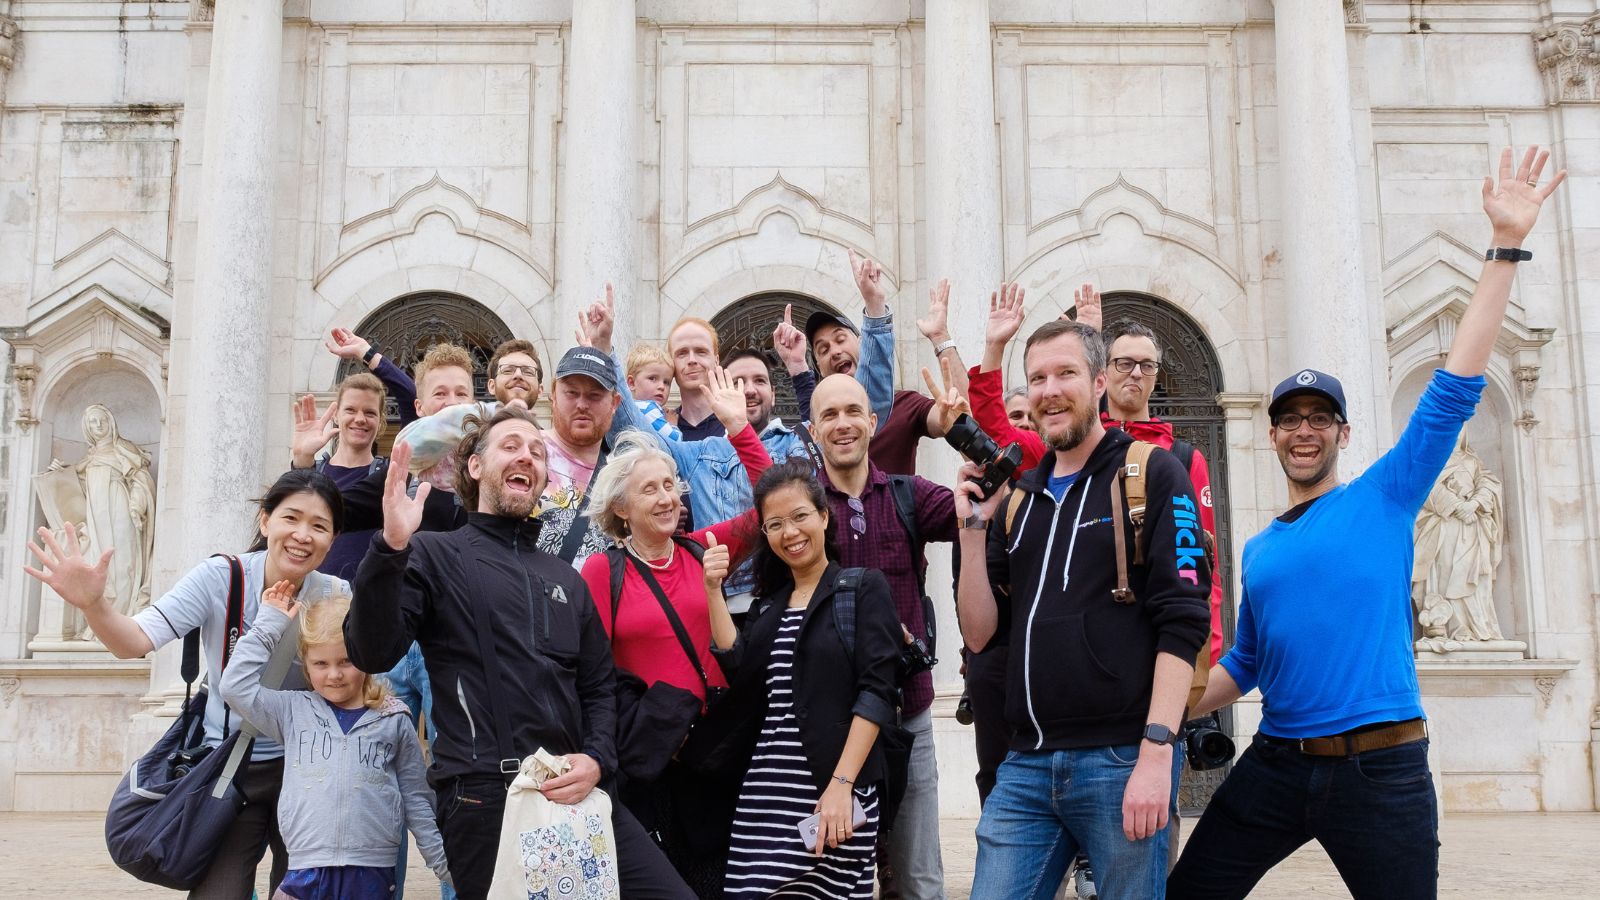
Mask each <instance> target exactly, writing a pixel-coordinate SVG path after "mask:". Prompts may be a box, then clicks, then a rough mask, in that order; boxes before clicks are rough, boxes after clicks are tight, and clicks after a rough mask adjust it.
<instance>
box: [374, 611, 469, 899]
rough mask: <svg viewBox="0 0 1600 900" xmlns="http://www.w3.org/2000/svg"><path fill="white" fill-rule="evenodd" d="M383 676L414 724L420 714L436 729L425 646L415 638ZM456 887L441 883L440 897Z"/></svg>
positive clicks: (405, 843)
mask: <svg viewBox="0 0 1600 900" xmlns="http://www.w3.org/2000/svg"><path fill="white" fill-rule="evenodd" d="M383 680H384V681H386V682H388V683H389V690H390V691H391V692H392V693H393V694H394V695H395V697H396V698H397V699H399V701H400V702H401V703H404V704H405V705H406V708H407V709H409V710H411V724H413V725H415V724H417V717H418V716H427V717H428V729H429V732H430V733H431V732H432V730H433V689H432V687H431V686H430V685H429V684H428V669H427V667H426V666H424V665H423V664H422V648H421V647H419V646H417V644H416V643H415V642H412V644H411V649H409V650H407V651H406V655H405V656H404V657H403V658H402V659H401V660H400V661H399V662H398V663H395V666H394V668H392V669H390V670H389V671H388V672H385V673H384V675H383ZM408 838H409V836H408V835H407V834H406V833H405V832H401V834H400V860H399V862H398V863H396V864H395V871H394V879H395V889H394V900H401V898H403V897H404V896H405V891H406V860H407V858H408V855H409V850H410V846H409V845H410V841H409V839H408ZM455 896H456V894H455V891H452V890H451V889H450V885H448V884H444V883H442V882H441V883H440V885H439V897H440V900H455Z"/></svg>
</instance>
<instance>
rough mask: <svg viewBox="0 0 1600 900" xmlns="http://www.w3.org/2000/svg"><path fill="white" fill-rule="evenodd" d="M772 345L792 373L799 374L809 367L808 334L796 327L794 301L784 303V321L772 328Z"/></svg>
mask: <svg viewBox="0 0 1600 900" xmlns="http://www.w3.org/2000/svg"><path fill="white" fill-rule="evenodd" d="M772 347H773V349H774V350H777V351H778V358H779V359H781V360H783V367H784V368H785V369H787V370H788V372H789V374H790V375H798V374H800V373H801V372H804V371H805V370H806V369H807V368H809V367H808V366H807V365H806V335H805V332H803V331H801V330H800V329H798V328H796V327H794V304H792V303H785V304H784V305H783V321H782V322H779V323H778V327H777V328H774V329H772Z"/></svg>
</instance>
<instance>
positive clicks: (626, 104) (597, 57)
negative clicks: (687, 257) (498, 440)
mask: <svg viewBox="0 0 1600 900" xmlns="http://www.w3.org/2000/svg"><path fill="white" fill-rule="evenodd" d="M636 27H637V26H636V24H635V12H634V3H633V0H584V2H582V3H574V4H573V5H572V32H571V36H570V38H569V39H568V48H567V66H568V74H567V90H566V105H565V106H566V108H565V109H564V110H563V115H562V121H563V124H564V126H565V127H564V129H563V130H564V132H565V133H564V134H563V136H562V150H563V157H562V158H563V163H562V164H563V170H562V177H561V197H560V207H561V212H560V215H559V217H558V218H559V221H560V223H561V227H560V230H559V231H557V234H558V238H557V247H556V250H557V253H558V257H559V265H558V277H557V282H556V294H557V296H558V297H559V298H560V302H558V303H557V305H556V317H555V324H554V329H553V331H552V332H551V333H552V334H554V335H564V334H569V333H570V332H571V331H572V328H573V324H574V316H575V315H576V311H577V310H578V309H580V308H582V305H583V304H586V303H588V302H589V301H591V300H593V299H595V298H596V297H598V296H600V295H601V294H602V293H603V291H604V288H605V283H606V282H608V281H609V282H611V284H612V285H614V286H615V287H616V300H617V328H616V334H615V335H614V337H613V340H614V343H615V346H616V347H617V348H618V350H619V351H620V352H623V353H626V352H627V349H628V346H629V344H630V343H631V341H632V338H633V334H634V322H633V303H632V301H633V295H634V293H635V292H636V291H637V290H638V289H639V257H638V251H637V249H636V248H637V240H636V238H635V235H636V233H637V232H638V229H639V217H638V216H637V215H636V214H635V212H634V205H633V198H634V194H635V193H636V192H637V191H636V188H637V182H638V178H637V172H636V164H635V157H636V155H637V148H636V146H635V142H636V138H635V122H636V120H637V118H638V114H639V113H638V109H637V104H636V103H635V100H634V95H635V82H636V81H637V80H638V77H639V75H638V59H637V57H636V52H635V45H636V43H637V41H636V37H635V29H636ZM564 343H565V342H564V341H560V340H558V341H557V344H558V345H564Z"/></svg>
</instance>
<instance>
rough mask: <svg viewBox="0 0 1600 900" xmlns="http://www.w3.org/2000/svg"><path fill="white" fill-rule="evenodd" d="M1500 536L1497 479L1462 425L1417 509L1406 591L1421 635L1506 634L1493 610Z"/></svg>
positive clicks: (1466, 637)
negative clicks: (1413, 554)
mask: <svg viewBox="0 0 1600 900" xmlns="http://www.w3.org/2000/svg"><path fill="white" fill-rule="evenodd" d="M1504 535H1505V518H1504V505H1503V491H1502V488H1501V486H1500V479H1498V478H1496V477H1495V476H1494V475H1492V474H1490V472H1489V470H1488V469H1486V468H1484V465H1483V460H1481V459H1479V458H1478V454H1476V453H1474V452H1472V448H1471V447H1469V446H1467V436H1466V433H1465V432H1463V433H1462V434H1461V436H1460V437H1459V438H1458V439H1457V440H1456V449H1455V452H1454V453H1452V454H1451V455H1450V462H1449V463H1448V464H1446V465H1445V467H1444V471H1443V472H1442V473H1440V475H1439V480H1438V482H1437V483H1436V484H1434V486H1433V491H1432V492H1430V493H1429V494H1428V499H1427V502H1425V503H1424V504H1423V505H1422V512H1421V513H1420V514H1419V515H1418V516H1417V529H1416V563H1415V565H1414V567H1413V568H1412V572H1411V598H1412V602H1413V603H1414V604H1415V605H1416V609H1417V621H1418V622H1419V623H1420V624H1421V625H1422V632H1423V636H1424V637H1425V638H1447V639H1450V640H1456V641H1499V640H1504V639H1505V636H1504V635H1503V634H1502V633H1501V631H1500V620H1499V617H1498V616H1497V615H1496V614H1495V610H1494V572H1495V569H1496V568H1497V567H1498V566H1499V565H1500V556H1501V552H1502V549H1503V546H1504Z"/></svg>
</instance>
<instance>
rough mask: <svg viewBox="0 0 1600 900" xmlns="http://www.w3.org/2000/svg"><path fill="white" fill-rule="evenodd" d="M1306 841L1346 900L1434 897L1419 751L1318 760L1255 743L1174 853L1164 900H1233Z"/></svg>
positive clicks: (1428, 808) (1428, 801)
mask: <svg viewBox="0 0 1600 900" xmlns="http://www.w3.org/2000/svg"><path fill="white" fill-rule="evenodd" d="M1310 840H1315V841H1317V843H1319V844H1321V845H1322V848H1323V849H1324V850H1326V851H1327V852H1328V857H1329V858H1330V859H1332V860H1333V864H1334V867H1335V868H1337V869H1338V870H1339V875H1340V876H1341V877H1342V878H1343V879H1344V883H1345V886H1346V887H1348V888H1349V889H1350V895H1351V896H1352V897H1353V898H1355V900H1366V898H1376V897H1382V898H1386V900H1411V898H1427V900H1432V898H1434V897H1435V896H1437V894H1438V887H1439V808H1438V804H1437V801H1436V799H1435V797H1434V793H1433V781H1432V779H1431V778H1430V776H1429V774H1428V742H1427V741H1426V740H1422V741H1417V742H1415V743H1411V744H1402V745H1401V746H1399V747H1389V748H1387V749H1384V750H1371V751H1368V752H1366V753H1360V754H1357V755H1355V756H1345V757H1325V756H1306V755H1305V754H1302V753H1301V752H1300V751H1299V750H1298V749H1295V748H1294V747H1293V746H1292V745H1290V744H1288V743H1285V742H1280V741H1277V740H1275V739H1272V738H1267V737H1264V736H1263V735H1261V734H1257V735H1256V736H1255V740H1253V741H1252V742H1251V744H1250V748H1249V749H1248V750H1246V751H1245V752H1244V755H1243V756H1241V757H1240V758H1239V762H1238V764H1237V765H1235V766H1234V768H1233V771H1232V772H1231V773H1229V775H1228V778H1227V780H1226V781H1224V782H1223V783H1222V786H1221V787H1220V788H1218V789H1217V793H1216V795H1215V796H1213V797H1212V798H1211V804H1210V806H1208V807H1207V808H1206V812H1205V815H1203V816H1201V817H1200V824H1198V825H1196V826H1195V829H1194V836H1193V837H1191V838H1190V839H1189V844H1188V846H1186V847H1184V848H1183V856H1182V858H1180V859H1179V860H1178V865H1177V867H1176V868H1175V869H1173V870H1172V876H1171V878H1170V879H1168V881H1167V897H1168V900H1194V898H1204V900H1223V898H1234V897H1243V896H1245V895H1246V894H1248V893H1250V890H1251V889H1252V888H1253V887H1255V885H1256V882H1258V881H1260V880H1261V876H1263V875H1265V874H1266V873H1267V870H1268V869H1270V868H1272V867H1273V866H1274V865H1277V864H1278V863H1279V862H1280V861H1282V860H1283V859H1284V858H1285V857H1287V856H1288V855H1289V854H1290V853H1293V852H1294V851H1295V850H1296V849H1297V848H1299V847H1300V846H1301V845H1302V844H1304V843H1306V842H1307V841H1310Z"/></svg>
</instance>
